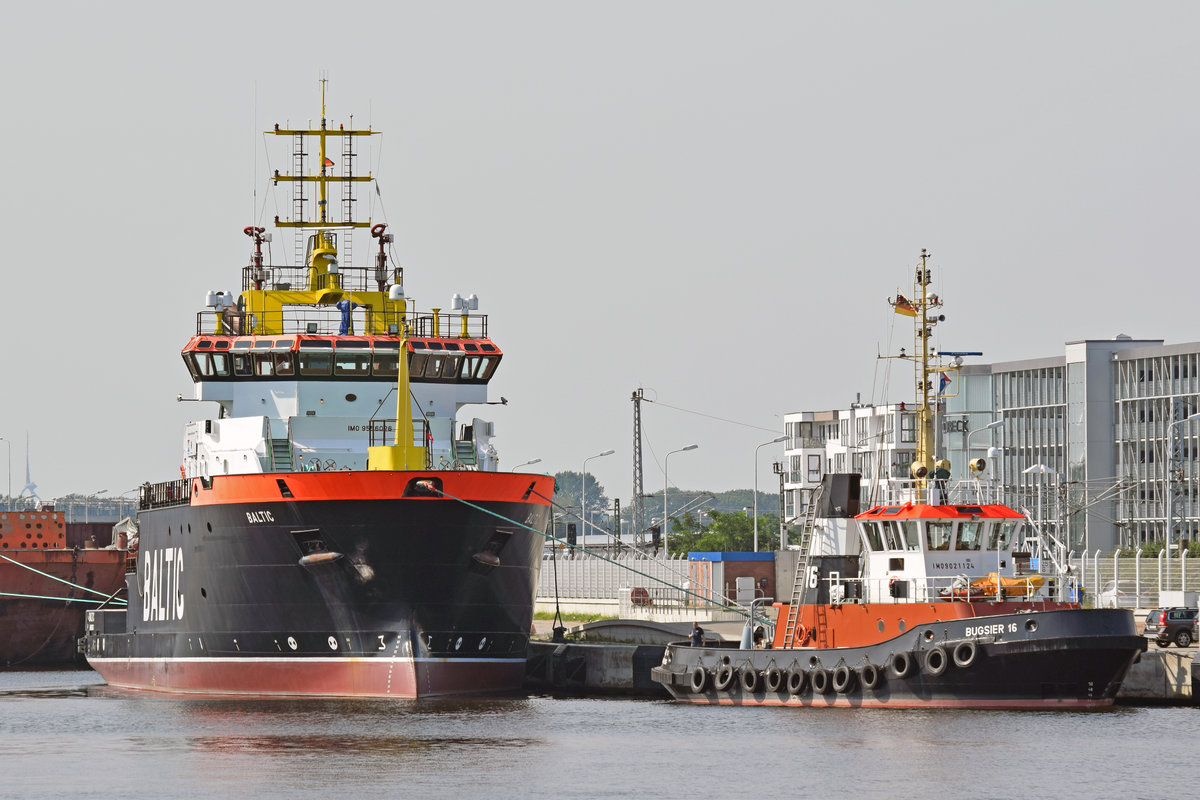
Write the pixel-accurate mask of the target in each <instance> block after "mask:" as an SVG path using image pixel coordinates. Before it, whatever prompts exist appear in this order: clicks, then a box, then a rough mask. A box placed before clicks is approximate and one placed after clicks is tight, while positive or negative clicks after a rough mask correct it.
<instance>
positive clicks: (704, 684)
mask: <svg viewBox="0 0 1200 800" xmlns="http://www.w3.org/2000/svg"><path fill="white" fill-rule="evenodd" d="M707 688H708V670H706V669H705V668H704V667H700V666H698V667H696V668H695V669H693V670H692V691H693V692H695V693H696V694H700V693H701V692H703V691H704V690H705V689H707Z"/></svg>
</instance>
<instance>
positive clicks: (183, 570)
mask: <svg viewBox="0 0 1200 800" xmlns="http://www.w3.org/2000/svg"><path fill="white" fill-rule="evenodd" d="M387 474H389V475H391V476H392V478H393V479H392V480H391V481H390V482H389V481H387V480H386V479H385V478H383V477H381V476H382V475H385V474H384V473H367V474H366V475H367V476H368V477H366V478H361V475H362V474H361V473H360V474H359V476H360V479H359V480H358V481H357V482H355V481H354V480H352V479H350V478H345V477H341V476H339V475H338V474H337V473H332V474H328V476H327V477H326V476H318V477H311V476H292V475H289V476H287V483H288V491H289V493H292V494H293V496H292V497H278V498H271V497H269V496H268V495H264V494H263V493H262V492H258V493H257V494H256V492H255V491H248V492H247V498H242V499H239V498H237V497H233V496H231V495H230V493H228V492H227V493H225V495H224V496H220V497H217V498H207V499H208V500H209V502H203V501H204V500H205V499H206V498H205V497H203V495H199V496H198V495H197V494H196V492H195V491H193V497H192V498H191V501H192V502H191V503H190V504H188V505H178V506H174V507H166V508H157V509H152V510H147V511H143V512H142V513H141V514H140V515H139V518H140V519H139V521H140V524H141V532H140V537H141V542H140V553H139V559H138V571H137V573H136V574H131V575H130V576H129V597H130V605H129V609H128V612H127V613H128V616H125V615H124V614H121V615H114V614H113V613H112V612H109V613H107V614H106V613H103V612H101V613H97V614H93V615H91V616H90V620H91V622H90V624H89V632H88V636H87V637H86V639H85V648H86V654H87V657H88V661H89V662H90V663H91V664H92V666H93V667H94V668H95V669H96V670H97V671H98V672H100V674H101V675H102V676H104V677H105V679H106V680H107V681H108V682H109V683H111V684H114V685H119V686H126V687H132V688H144V689H160V690H168V691H186V692H204V693H236V694H281V695H339V696H344V695H352V696H354V695H361V696H400V697H415V696H425V695H437V694H460V693H494V692H506V691H513V690H515V689H517V688H518V687H519V686H520V683H521V678H522V675H523V667H524V661H525V651H526V645H527V643H528V637H529V631H530V626H531V623H532V609H533V598H534V593H535V591H536V585H537V572H538V568H539V566H540V561H541V552H542V548H543V543H544V540H543V537H542V536H541V535H539V533H538V531H542V532H544V531H545V529H546V524H547V520H548V513H547V509H548V506H547V505H546V504H545V503H544V502H542V501H540V500H539V498H538V497H537V495H533V500H530V499H529V495H531V494H532V493H531V492H529V491H526V490H527V488H528V487H529V486H530V485H531V484H537V483H538V482H539V481H542V482H549V481H551V479H548V478H544V477H541V476H534V477H531V476H508V475H503V474H495V473H439V481H444V482H445V487H446V496H444V497H443V496H435V497H429V496H415V497H414V496H409V497H406V496H403V492H402V491H400V488H402V487H404V486H405V485H411V481H410V480H406V478H408V477H409V476H407V475H406V474H405V473H387ZM237 477H241V478H251V477H252V478H263V477H268V478H273V477H274V476H237ZM215 480H216V481H220V480H222V479H220V478H218V479H215ZM225 480H229V479H225ZM364 480H365V481H367V482H368V483H370V484H371V487H372V488H371V491H363V490H362V489H361V484H362V482H363V481H364ZM381 481H382V483H381ZM439 485H441V483H439ZM389 487H390V488H389ZM551 490H552V485H551V486H545V487H540V493H542V494H545V495H546V496H549V494H550V491H551ZM389 494H390V495H391V496H388V495H389ZM339 495H340V496H339ZM372 495H374V496H372ZM467 495H471V496H472V497H474V499H471V497H468V496H467ZM451 498H453V499H451ZM197 500H199V501H201V502H196V501H197Z"/></svg>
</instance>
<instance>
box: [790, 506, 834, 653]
mask: <svg viewBox="0 0 1200 800" xmlns="http://www.w3.org/2000/svg"><path fill="white" fill-rule="evenodd" d="M824 488H825V485H824V484H819V485H818V486H817V488H816V489H814V490H813V493H812V495H811V496H810V497H809V499H808V508H806V509H805V510H804V520H803V522H801V523H800V552H799V555H798V556H797V558H796V574H795V576H794V577H793V578H792V599H791V602H790V603H789V604H788V615H787V624H786V625H785V627H784V629H783V641H784V646H785V647H794V646H795V643H794V641H793V640H794V638H795V636H796V626H797V625H798V624H799V623H800V621H801V619H800V601H801V600H803V599H804V585H805V583H806V582H807V581H808V572H809V569H810V568H811V567H812V541H813V529H814V528H815V527H816V524H817V500H818V499H820V497H821V493H822V491H823V490H824ZM800 644H804V643H803V642H801V643H800Z"/></svg>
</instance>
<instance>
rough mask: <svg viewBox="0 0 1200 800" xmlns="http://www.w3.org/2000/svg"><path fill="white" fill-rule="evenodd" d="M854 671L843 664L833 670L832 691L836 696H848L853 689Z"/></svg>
mask: <svg viewBox="0 0 1200 800" xmlns="http://www.w3.org/2000/svg"><path fill="white" fill-rule="evenodd" d="M855 677H857V675H856V673H855V672H854V670H852V669H850V667H848V666H846V665H845V664H839V665H837V666H836V667H834V670H833V690H834V691H835V692H837V693H838V694H848V693H849V692H851V691H852V690H853V689H854V679H855Z"/></svg>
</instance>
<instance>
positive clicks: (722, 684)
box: [716, 664, 737, 692]
mask: <svg viewBox="0 0 1200 800" xmlns="http://www.w3.org/2000/svg"><path fill="white" fill-rule="evenodd" d="M735 675H737V672H736V671H735V670H734V668H733V667H731V666H730V665H728V664H722V665H721V667H720V669H718V670H717V681H716V686H717V691H718V692H723V691H725V690H726V689H728V688H729V687H730V686H733V678H734V676H735Z"/></svg>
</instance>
